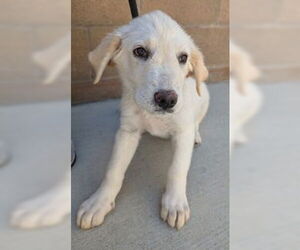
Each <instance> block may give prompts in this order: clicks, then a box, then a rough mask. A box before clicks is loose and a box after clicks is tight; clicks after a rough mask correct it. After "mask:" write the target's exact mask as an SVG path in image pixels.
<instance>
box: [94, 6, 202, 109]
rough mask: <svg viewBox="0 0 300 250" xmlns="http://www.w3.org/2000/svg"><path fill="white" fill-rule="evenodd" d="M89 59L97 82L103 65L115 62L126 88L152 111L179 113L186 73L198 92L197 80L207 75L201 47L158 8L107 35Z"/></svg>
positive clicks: (137, 100)
mask: <svg viewBox="0 0 300 250" xmlns="http://www.w3.org/2000/svg"><path fill="white" fill-rule="evenodd" d="M99 58H100V61H99ZM89 59H90V61H91V62H92V64H93V66H94V68H95V70H96V72H97V78H96V81H98V80H99V78H100V76H101V74H102V72H103V70H104V68H103V66H104V65H106V64H107V63H108V62H109V61H112V62H113V63H115V64H116V65H117V67H118V69H119V72H120V75H121V78H122V79H123V84H124V85H125V86H124V91H128V92H129V94H130V95H131V96H132V98H133V99H134V101H135V102H136V104H137V105H138V106H139V107H140V108H142V109H144V110H146V111H148V112H150V113H158V114H166V113H173V112H177V111H178V110H180V108H181V107H182V102H183V101H182V100H183V88H184V83H185V78H186V77H190V76H194V77H195V78H196V80H197V91H198V94H199V95H200V83H201V81H203V80H204V79H205V78H206V77H207V69H206V68H205V66H204V62H203V56H202V54H201V52H200V51H199V50H198V49H197V48H196V46H195V45H194V43H193V41H192V40H191V38H190V37H189V36H188V35H187V34H186V33H185V32H184V31H183V30H182V29H181V27H180V26H179V25H178V24H177V23H176V22H175V21H174V20H172V19H171V18H170V17H169V16H167V15H165V14H164V13H162V12H160V11H155V12H152V13H150V14H147V15H144V16H142V17H139V18H136V19H134V20H133V21H132V22H130V23H129V24H128V25H126V26H122V27H120V28H119V29H117V30H116V31H115V32H114V33H112V34H109V35H108V36H107V37H106V38H105V39H104V40H103V41H102V42H101V44H100V45H99V46H98V47H97V48H96V49H95V50H94V51H93V52H91V53H90V55H89ZM105 60H106V62H105ZM99 68H100V76H99ZM195 91H196V89H195Z"/></svg>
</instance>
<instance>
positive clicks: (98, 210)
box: [77, 196, 115, 229]
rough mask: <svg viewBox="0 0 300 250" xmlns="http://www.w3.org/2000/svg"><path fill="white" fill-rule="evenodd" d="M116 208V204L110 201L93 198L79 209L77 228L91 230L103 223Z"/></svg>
mask: <svg viewBox="0 0 300 250" xmlns="http://www.w3.org/2000/svg"><path fill="white" fill-rule="evenodd" d="M114 207H115V202H114V201H110V200H109V199H103V198H98V197H96V196H91V197H90V198H89V199H87V200H86V201H85V202H84V203H83V204H82V205H81V206H80V208H79V210H78V213H77V226H78V227H79V228H81V229H90V228H93V227H96V226H99V225H101V224H102V223H103V221H104V218H105V216H106V215H107V214H108V213H109V212H110V211H111V210H112V209H114Z"/></svg>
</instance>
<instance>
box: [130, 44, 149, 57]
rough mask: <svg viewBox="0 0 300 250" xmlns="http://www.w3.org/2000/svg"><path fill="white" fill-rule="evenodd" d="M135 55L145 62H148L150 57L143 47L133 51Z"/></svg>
mask: <svg viewBox="0 0 300 250" xmlns="http://www.w3.org/2000/svg"><path fill="white" fill-rule="evenodd" d="M133 54H134V55H135V56H136V57H139V58H142V59H144V60H147V59H148V57H149V51H147V50H146V49H145V48H143V47H138V48H136V49H134V50H133Z"/></svg>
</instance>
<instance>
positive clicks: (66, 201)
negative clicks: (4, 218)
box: [11, 190, 71, 229]
mask: <svg viewBox="0 0 300 250" xmlns="http://www.w3.org/2000/svg"><path fill="white" fill-rule="evenodd" d="M64 193H65V192H63V191H60V190H57V191H52V192H49V193H46V194H44V195H40V196H38V197H36V198H34V199H32V200H28V201H26V202H24V203H22V204H20V205H19V206H18V207H17V209H15V210H14V211H13V213H12V217H11V224H12V225H13V226H15V227H19V228H23V229H32V228H38V227H45V226H52V225H55V224H57V223H59V222H60V221H62V220H63V218H64V217H65V216H66V215H67V214H68V213H70V211H71V205H70V204H71V197H70V195H68V194H64Z"/></svg>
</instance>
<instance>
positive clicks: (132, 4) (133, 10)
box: [128, 0, 139, 18]
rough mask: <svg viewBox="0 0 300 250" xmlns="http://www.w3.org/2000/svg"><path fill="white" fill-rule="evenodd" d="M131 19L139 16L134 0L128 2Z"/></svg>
mask: <svg viewBox="0 0 300 250" xmlns="http://www.w3.org/2000/svg"><path fill="white" fill-rule="evenodd" d="M128 2H129V6H130V11H131V16H132V18H135V17H138V16H139V11H138V8H137V5H136V1H135V0H128Z"/></svg>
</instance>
